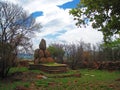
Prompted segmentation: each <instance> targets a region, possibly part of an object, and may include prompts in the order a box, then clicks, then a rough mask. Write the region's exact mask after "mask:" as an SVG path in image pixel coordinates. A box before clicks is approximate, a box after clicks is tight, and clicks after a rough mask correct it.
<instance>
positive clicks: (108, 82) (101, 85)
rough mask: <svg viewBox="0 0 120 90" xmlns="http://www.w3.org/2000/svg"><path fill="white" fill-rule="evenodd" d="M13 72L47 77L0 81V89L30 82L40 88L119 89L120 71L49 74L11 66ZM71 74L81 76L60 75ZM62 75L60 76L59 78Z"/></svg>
mask: <svg viewBox="0 0 120 90" xmlns="http://www.w3.org/2000/svg"><path fill="white" fill-rule="evenodd" d="M15 72H33V73H36V75H39V74H41V73H42V74H43V75H44V76H46V77H47V79H36V77H33V78H35V79H34V80H33V81H32V82H29V81H26V82H22V81H17V82H16V81H14V82H12V83H11V82H7V83H6V82H2V81H0V90H14V88H15V87H16V86H19V85H20V86H24V87H30V86H31V85H30V84H31V83H34V84H35V89H38V90H39V89H40V90H119V89H120V81H116V80H117V79H120V71H114V72H108V71H104V70H102V71H101V70H88V69H80V70H68V71H67V72H65V73H61V74H49V73H45V72H42V71H40V70H28V68H25V67H21V68H12V69H11V70H10V73H15ZM72 74H81V77H62V76H66V75H72ZM60 77H62V78H60ZM26 78H27V77H26Z"/></svg>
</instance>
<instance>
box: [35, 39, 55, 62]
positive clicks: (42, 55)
mask: <svg viewBox="0 0 120 90" xmlns="http://www.w3.org/2000/svg"><path fill="white" fill-rule="evenodd" d="M53 62H54V59H53V58H52V57H51V55H50V52H49V51H48V50H46V41H45V40H44V39H42V40H41V42H40V44H39V49H36V50H35V53H34V64H39V63H53Z"/></svg>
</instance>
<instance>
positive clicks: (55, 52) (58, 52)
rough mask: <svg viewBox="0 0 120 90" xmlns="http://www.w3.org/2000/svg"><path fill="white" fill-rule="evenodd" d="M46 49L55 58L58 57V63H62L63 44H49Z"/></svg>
mask: <svg viewBox="0 0 120 90" xmlns="http://www.w3.org/2000/svg"><path fill="white" fill-rule="evenodd" d="M47 49H48V51H50V53H51V55H52V56H53V57H54V58H55V57H56V58H57V59H59V62H60V63H63V56H64V53H65V52H64V50H63V45H61V44H51V45H50V46H49V47H48V48H47Z"/></svg>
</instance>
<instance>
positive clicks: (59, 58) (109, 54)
mask: <svg viewBox="0 0 120 90" xmlns="http://www.w3.org/2000/svg"><path fill="white" fill-rule="evenodd" d="M48 50H49V51H50V52H51V54H52V56H53V57H54V58H55V60H56V62H59V63H66V64H68V65H69V67H70V68H72V69H76V68H97V69H102V68H105V67H110V68H111V67H112V66H111V65H109V63H115V62H117V63H119V64H118V65H117V66H116V64H115V65H114V66H116V68H120V47H119V46H118V47H110V46H105V45H104V44H96V45H91V44H90V43H85V42H83V41H80V42H77V43H71V44H56V43H54V44H51V45H50V46H49V47H48Z"/></svg>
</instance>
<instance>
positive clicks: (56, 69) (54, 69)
mask: <svg viewBox="0 0 120 90" xmlns="http://www.w3.org/2000/svg"><path fill="white" fill-rule="evenodd" d="M29 69H30V70H41V71H44V72H47V73H62V72H66V71H68V68H67V65H66V64H58V65H57V64H56V65H53V66H51V65H49V64H48V65H47V64H30V65H29Z"/></svg>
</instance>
